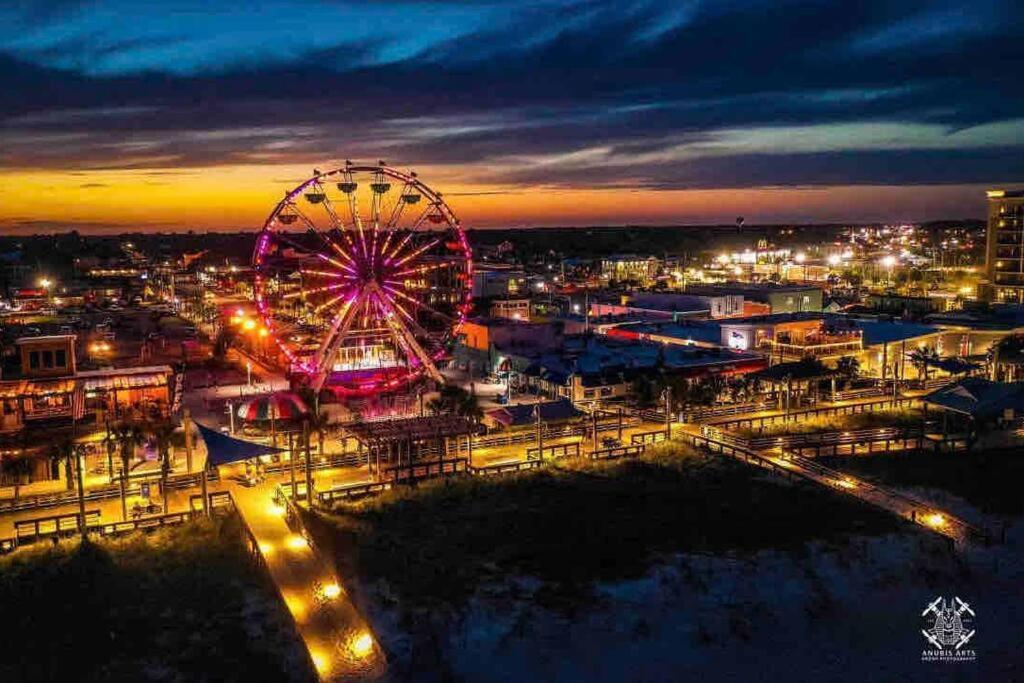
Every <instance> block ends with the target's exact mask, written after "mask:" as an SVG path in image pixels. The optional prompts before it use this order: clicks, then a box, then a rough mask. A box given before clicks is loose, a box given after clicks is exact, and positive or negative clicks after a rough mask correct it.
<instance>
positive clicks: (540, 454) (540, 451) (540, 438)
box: [534, 396, 544, 461]
mask: <svg viewBox="0 0 1024 683" xmlns="http://www.w3.org/2000/svg"><path fill="white" fill-rule="evenodd" d="M534 410H535V411H537V459H538V460H541V461H543V460H544V423H543V422H541V419H540V396H538V397H537V405H536V406H535V407H534Z"/></svg>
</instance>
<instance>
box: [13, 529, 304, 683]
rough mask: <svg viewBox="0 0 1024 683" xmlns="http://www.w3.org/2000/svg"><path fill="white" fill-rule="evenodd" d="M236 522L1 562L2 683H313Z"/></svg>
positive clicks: (34, 549)
mask: <svg viewBox="0 0 1024 683" xmlns="http://www.w3.org/2000/svg"><path fill="white" fill-rule="evenodd" d="M273 590H274V589H273V586H271V585H270V584H269V579H266V578H264V576H263V574H261V573H260V571H259V570H258V569H257V568H256V567H254V566H253V565H252V564H251V563H250V561H249V559H248V557H247V555H246V551H245V548H244V546H243V545H242V543H241V540H240V536H239V528H238V521H237V520H236V519H234V518H231V519H228V520H223V521H210V522H207V521H202V522H196V523H194V524H189V525H186V526H184V527H179V528H175V529H165V530H161V531H158V532H155V533H153V534H151V535H142V534H138V535H133V536H131V537H128V538H125V539H123V540H117V541H101V542H90V543H86V544H80V543H78V542H77V541H67V542H64V543H61V544H60V545H58V546H49V545H47V546H30V547H26V548H24V549H21V550H19V551H17V552H15V553H14V554H12V555H10V556H8V557H5V558H0V614H2V615H3V620H4V633H5V636H4V638H2V639H0V643H2V645H0V681H115V680H116V681H243V680H246V681H306V680H313V676H312V673H311V672H310V671H309V669H308V665H306V664H305V660H304V659H303V658H304V654H303V652H302V650H301V648H302V645H301V643H299V642H298V640H297V638H296V636H295V634H294V629H293V627H292V626H291V623H290V621H289V618H288V616H287V614H286V613H285V612H284V610H283V608H282V607H280V606H279V604H278V602H277V599H276V596H275V594H274V593H273Z"/></svg>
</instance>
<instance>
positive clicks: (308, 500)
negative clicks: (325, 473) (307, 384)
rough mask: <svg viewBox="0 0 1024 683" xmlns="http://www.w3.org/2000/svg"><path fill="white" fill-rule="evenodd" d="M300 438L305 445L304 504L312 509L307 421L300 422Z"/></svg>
mask: <svg viewBox="0 0 1024 683" xmlns="http://www.w3.org/2000/svg"><path fill="white" fill-rule="evenodd" d="M302 440H303V445H304V446H305V447H306V505H308V506H309V509H310V510H312V509H313V466H312V463H311V462H310V460H309V422H303V423H302Z"/></svg>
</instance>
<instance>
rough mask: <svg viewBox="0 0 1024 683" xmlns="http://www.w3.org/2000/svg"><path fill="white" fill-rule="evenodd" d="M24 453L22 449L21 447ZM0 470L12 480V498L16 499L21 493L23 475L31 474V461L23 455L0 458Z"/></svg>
mask: <svg viewBox="0 0 1024 683" xmlns="http://www.w3.org/2000/svg"><path fill="white" fill-rule="evenodd" d="M22 453H24V449H22ZM0 471H3V473H4V474H6V475H8V476H10V477H11V478H12V479H13V480H14V500H18V497H19V496H20V494H21V486H22V484H24V483H25V482H24V481H23V480H24V479H25V477H27V476H29V475H30V474H32V462H31V461H30V460H29V459H28V458H27V457H24V455H23V456H22V457H20V458H17V457H11V458H6V459H4V458H0Z"/></svg>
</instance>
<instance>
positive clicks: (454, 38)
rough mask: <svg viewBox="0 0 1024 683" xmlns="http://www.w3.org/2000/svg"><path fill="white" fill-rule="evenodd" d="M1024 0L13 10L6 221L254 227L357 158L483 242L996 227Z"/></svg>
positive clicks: (1, 196)
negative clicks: (404, 183) (661, 229)
mask: <svg viewBox="0 0 1024 683" xmlns="http://www.w3.org/2000/svg"><path fill="white" fill-rule="evenodd" d="M1022 27H1024V3H1021V2H1014V1H1010V0H1007V1H1005V2H993V1H986V0H974V1H973V2H959V3H955V2H924V1H922V2H912V1H908V2H893V1H889V2H881V1H876V0H858V1H857V2H850V1H842V2H840V1H837V2H789V1H787V0H763V1H752V2H742V1H724V0H716V1H710V0H705V1H703V2H702V1H688V0H666V1H664V2H654V1H635V2H631V1H625V0H622V1H618V2H589V1H585V0H521V1H518V2H499V1H492V2H486V1H474V0H451V1H442V0H438V1H436V2H435V1H431V0H391V1H389V2H385V1H383V0H362V1H361V2H354V1H353V2H349V1H346V0H319V1H318V0H304V1H302V2H299V1H297V0H296V1H293V0H263V1H261V2H255V3H220V2H211V1H210V0H204V1H203V2H199V1H195V2H162V1H160V0H147V2H138V1H137V0H135V1H130V2H129V1H128V0H107V1H96V2H87V1H83V2H77V1H75V0H50V1H48V2H29V1H28V0H14V1H13V2H11V1H10V0H8V1H7V2H3V3H0V92H2V93H3V96H2V97H0V229H2V230H3V231H5V232H10V231H18V232H37V231H39V232H42V231H50V230H65V229H72V228H76V229H79V230H81V231H94V232H100V231H105V232H110V231H121V230H125V229H136V228H140V229H154V230H178V229H190V228H191V229H197V230H202V229H208V228H210V229H255V228H257V227H259V225H260V224H261V222H262V220H263V219H264V218H265V217H266V215H267V214H268V213H269V211H270V210H271V209H272V208H273V205H274V203H275V202H276V201H277V199H278V198H279V197H280V196H281V195H282V192H283V190H285V189H287V188H290V187H293V186H294V185H296V184H298V182H300V181H301V180H302V179H304V178H305V177H307V176H308V175H310V173H311V171H312V169H313V168H314V167H318V168H321V169H326V168H328V167H331V166H333V165H339V164H340V163H341V162H342V161H343V160H344V159H346V158H351V159H354V160H358V161H361V162H374V161H376V160H377V159H385V160H387V161H388V162H389V163H390V164H392V165H394V166H396V167H399V168H401V169H403V170H404V169H413V170H416V171H418V172H419V174H420V177H421V178H422V179H423V180H424V181H426V182H427V183H428V184H430V185H431V186H433V187H435V188H437V189H440V190H443V191H444V192H445V196H446V197H447V198H448V200H449V203H450V204H451V205H452V207H453V208H454V209H455V210H456V211H457V212H458V214H459V215H460V217H461V218H462V219H463V222H464V223H465V224H466V225H467V226H469V227H491V226H531V225H585V224H620V223H638V224H677V223H708V222H731V221H732V220H733V219H734V218H735V216H737V215H743V216H745V217H746V218H747V221H748V222H819V221H821V222H824V221H829V222H831V221H874V220H893V221H895V220H919V219H928V218H946V217H972V216H973V217H980V216H982V215H983V213H984V208H985V207H984V192H983V191H984V189H986V188H987V187H990V186H1004V185H1009V186H1012V185H1015V184H1024V88H1022V87H1021V85H1020V83H1021V75H1020V74H1021V73H1022V71H1024V35H1022V34H1024V28H1022Z"/></svg>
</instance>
